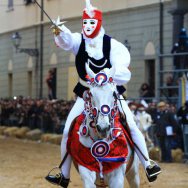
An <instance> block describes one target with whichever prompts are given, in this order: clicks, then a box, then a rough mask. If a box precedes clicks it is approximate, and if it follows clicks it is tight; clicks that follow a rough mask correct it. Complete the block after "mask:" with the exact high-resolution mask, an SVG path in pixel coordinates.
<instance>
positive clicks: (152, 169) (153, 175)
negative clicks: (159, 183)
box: [146, 163, 161, 182]
mask: <svg viewBox="0 0 188 188" xmlns="http://www.w3.org/2000/svg"><path fill="white" fill-rule="evenodd" d="M160 173H161V168H160V167H159V166H158V165H157V164H156V163H155V164H154V165H149V166H147V167H146V176H147V178H148V181H149V182H153V181H155V180H156V179H157V175H158V174H160Z"/></svg>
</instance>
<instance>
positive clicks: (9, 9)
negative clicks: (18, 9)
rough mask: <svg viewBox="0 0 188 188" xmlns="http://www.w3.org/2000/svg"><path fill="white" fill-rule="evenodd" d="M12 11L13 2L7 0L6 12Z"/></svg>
mask: <svg viewBox="0 0 188 188" xmlns="http://www.w3.org/2000/svg"><path fill="white" fill-rule="evenodd" d="M12 10H14V3H13V0H8V10H7V11H12Z"/></svg>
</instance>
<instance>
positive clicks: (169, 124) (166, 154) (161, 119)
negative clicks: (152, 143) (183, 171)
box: [154, 101, 178, 162]
mask: <svg viewBox="0 0 188 188" xmlns="http://www.w3.org/2000/svg"><path fill="white" fill-rule="evenodd" d="M157 109H158V110H157V113H156V115H155V116H154V122H155V124H156V134H157V136H158V139H159V145H160V148H161V154H162V156H161V160H162V162H172V156H171V149H172V143H173V140H174V136H175V135H176V132H177V127H178V124H177V121H176V120H175V118H174V115H173V114H172V113H170V112H169V111H167V109H166V103H165V102H163V101H162V102H159V103H158V105H157Z"/></svg>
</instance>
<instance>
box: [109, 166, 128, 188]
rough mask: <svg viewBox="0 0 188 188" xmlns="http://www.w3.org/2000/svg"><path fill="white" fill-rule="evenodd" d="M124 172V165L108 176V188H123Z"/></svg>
mask: <svg viewBox="0 0 188 188" xmlns="http://www.w3.org/2000/svg"><path fill="white" fill-rule="evenodd" d="M125 171H126V164H123V165H121V166H120V167H119V168H117V169H116V170H114V171H113V172H111V173H109V174H108V186H109V188H114V187H118V188H123V187H124V178H125Z"/></svg>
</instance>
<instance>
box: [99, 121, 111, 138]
mask: <svg viewBox="0 0 188 188" xmlns="http://www.w3.org/2000/svg"><path fill="white" fill-rule="evenodd" d="M96 128H97V131H98V133H99V134H100V135H101V136H102V137H106V136H107V133H108V132H109V131H110V125H108V126H106V127H105V128H102V127H101V126H100V125H98V124H97V125H96Z"/></svg>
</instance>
